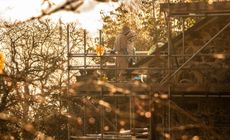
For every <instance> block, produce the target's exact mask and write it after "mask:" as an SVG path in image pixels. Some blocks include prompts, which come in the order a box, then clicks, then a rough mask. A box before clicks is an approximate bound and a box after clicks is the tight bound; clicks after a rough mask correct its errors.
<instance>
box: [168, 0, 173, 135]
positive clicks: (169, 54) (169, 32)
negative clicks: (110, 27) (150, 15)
mask: <svg viewBox="0 0 230 140" xmlns="http://www.w3.org/2000/svg"><path fill="white" fill-rule="evenodd" d="M168 9H169V10H168V16H167V24H168V74H169V75H170V74H171V66H172V64H171V55H172V54H171V53H172V52H171V49H172V40H171V37H172V36H171V17H170V16H171V15H170V14H171V13H170V0H168ZM170 96H171V85H170V83H169V84H168V130H170V128H171V115H170V114H171V106H170ZM169 134H170V131H169Z"/></svg>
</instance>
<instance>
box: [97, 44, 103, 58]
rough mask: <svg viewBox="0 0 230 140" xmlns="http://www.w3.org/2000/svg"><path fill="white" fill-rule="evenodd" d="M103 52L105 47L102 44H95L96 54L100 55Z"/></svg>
mask: <svg viewBox="0 0 230 140" xmlns="http://www.w3.org/2000/svg"><path fill="white" fill-rule="evenodd" d="M104 53H105V48H104V47H103V46H102V45H97V46H96V54H97V56H102V55H103V54H104Z"/></svg>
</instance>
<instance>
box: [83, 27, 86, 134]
mask: <svg viewBox="0 0 230 140" xmlns="http://www.w3.org/2000/svg"><path fill="white" fill-rule="evenodd" d="M86 35H87V33H86V30H84V32H83V37H84V38H83V41H84V44H83V47H84V70H85V71H86V65H87V63H86V61H87V60H86V57H87V51H86ZM84 100H85V102H84V120H83V125H84V126H83V127H84V128H83V135H84V136H85V135H86V117H87V115H86V111H87V108H86V96H85V99H84Z"/></svg>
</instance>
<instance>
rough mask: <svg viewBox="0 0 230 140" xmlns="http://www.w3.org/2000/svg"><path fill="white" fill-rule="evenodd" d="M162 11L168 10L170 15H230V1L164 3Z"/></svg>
mask: <svg viewBox="0 0 230 140" xmlns="http://www.w3.org/2000/svg"><path fill="white" fill-rule="evenodd" d="M160 10H161V11H162V12H168V13H169V14H170V16H193V15H194V16H195V15H230V1H221V2H213V3H212V4H208V3H207V2H206V3H205V2H195V3H170V4H168V3H162V4H161V5H160Z"/></svg>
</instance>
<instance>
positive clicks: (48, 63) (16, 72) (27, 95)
mask: <svg viewBox="0 0 230 140" xmlns="http://www.w3.org/2000/svg"><path fill="white" fill-rule="evenodd" d="M63 28H64V29H63ZM70 30H71V32H72V36H70V39H71V44H70V45H71V47H72V48H78V50H80V49H79V47H80V42H81V38H80V37H78V36H77V35H78V33H79V31H81V30H80V29H79V28H77V25H76V24H70ZM65 34H66V25H62V24H53V23H51V22H50V21H49V20H43V21H38V20H35V21H33V22H28V23H25V24H20V25H19V26H15V27H12V28H5V29H4V30H3V32H2V34H1V36H2V40H1V45H2V48H1V49H2V51H3V52H4V53H5V54H6V56H5V57H6V60H5V64H6V66H5V69H4V73H3V77H1V92H0V98H1V102H0V111H1V112H3V114H1V115H0V118H3V119H1V122H0V123H1V124H2V125H0V131H1V132H0V133H1V135H4V136H7V135H9V136H14V137H15V138H16V137H22V138H24V139H32V138H31V137H35V136H36V135H37V132H38V131H41V132H43V133H45V134H48V135H51V136H54V135H56V134H58V132H57V133H55V134H50V133H48V132H46V131H45V130H47V129H48V126H47V125H49V124H42V123H41V122H42V121H44V118H47V116H50V115H51V116H52V114H56V113H57V114H61V113H63V112H66V106H67V99H66V96H63V95H65V91H66V90H65V88H66V86H67V82H66V80H67V74H66V72H65V69H66V60H67V58H66V54H67V52H66V50H67V49H66V47H65V44H66V35H65ZM75 50H77V49H75ZM62 97H63V98H62ZM9 114H10V116H8V115H9ZM4 116H6V117H4ZM60 116H61V115H60ZM63 117H64V118H66V116H62V118H63ZM5 118H6V119H5ZM12 118H15V119H16V120H15V119H12ZM60 123H61V122H60ZM65 123H66V122H65ZM22 124H25V125H22ZM26 124H33V125H32V127H29V128H28V129H26V128H27V127H26V126H28V125H26ZM29 126H30V125H29ZM44 127H46V129H42V130H40V128H44ZM49 127H51V126H49ZM32 130H33V131H32ZM35 130H36V131H35ZM29 134H30V135H29ZM31 135H32V136H31ZM58 135H59V134H58ZM65 136H66V133H65ZM55 137H58V136H55ZM62 137H63V136H62Z"/></svg>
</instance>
